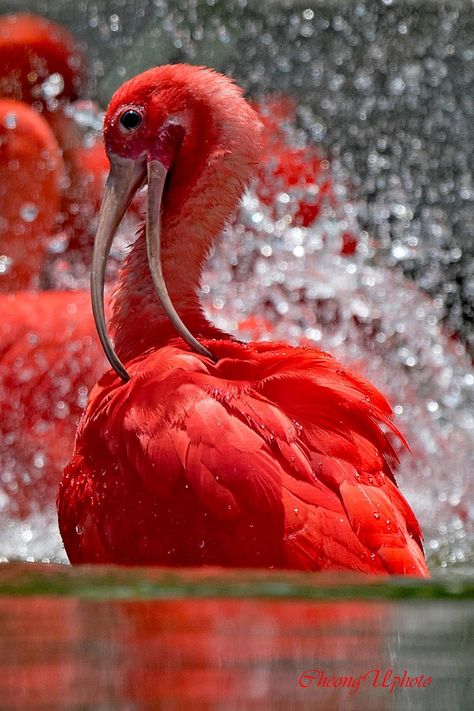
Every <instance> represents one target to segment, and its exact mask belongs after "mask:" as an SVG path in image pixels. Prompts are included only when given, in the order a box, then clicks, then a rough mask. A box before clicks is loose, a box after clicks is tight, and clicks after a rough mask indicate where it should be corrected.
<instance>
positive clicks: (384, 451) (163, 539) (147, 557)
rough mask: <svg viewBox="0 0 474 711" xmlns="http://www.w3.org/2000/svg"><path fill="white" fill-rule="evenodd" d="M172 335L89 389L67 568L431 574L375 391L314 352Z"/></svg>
mask: <svg viewBox="0 0 474 711" xmlns="http://www.w3.org/2000/svg"><path fill="white" fill-rule="evenodd" d="M177 343H178V342H176V345H169V346H167V347H165V348H162V349H160V350H158V351H154V352H152V353H150V354H148V355H146V356H145V357H143V358H141V359H136V360H135V361H134V362H133V363H131V364H130V366H129V367H130V372H131V375H132V380H131V381H130V382H129V383H127V384H126V385H121V384H120V381H119V380H118V378H117V377H116V376H115V375H112V374H111V373H108V374H107V375H106V376H104V378H103V379H102V380H101V381H100V383H99V385H98V386H97V387H96V389H95V390H94V391H93V393H92V399H91V403H90V405H89V407H88V409H87V412H86V415H85V418H84V419H83V422H82V426H81V428H80V430H79V433H78V450H77V451H76V454H75V457H74V459H73V460H72V462H71V464H70V465H69V467H68V469H67V471H66V475H65V478H64V480H63V483H62V486H61V490H60V496H59V513H60V520H61V521H62V526H61V533H62V535H63V538H64V540H65V542H66V545H67V549H68V552H69V556H70V558H71V561H72V562H76V563H80V562H86V561H89V560H91V558H92V559H95V560H97V561H101V562H115V563H142V564H159V565H190V564H194V565H197V564H210V565H211V564H212V565H215V564H218V565H242V566H252V565H258V566H278V567H283V568H305V569H311V570H319V569H324V568H331V569H340V570H343V569H348V568H349V569H354V570H359V571H363V572H381V573H383V572H385V573H404V574H412V575H427V569H426V564H425V562H424V558H423V553H422V549H421V542H420V531H419V527H418V525H417V524H416V521H415V519H414V516H413V514H412V513H411V511H410V509H409V507H408V504H407V503H406V501H405V500H404V499H403V497H402V495H401V494H400V492H399V491H398V490H397V489H396V487H395V486H394V485H393V483H392V481H391V479H390V477H389V476H388V475H387V473H386V471H389V470H388V464H387V458H389V457H391V456H392V451H393V450H392V448H391V445H390V443H389V440H388V438H387V435H386V434H385V432H384V431H383V429H382V426H387V425H390V426H391V428H392V429H394V427H393V425H392V423H391V420H390V410H389V407H388V405H387V403H386V401H385V399H384V398H383V397H382V396H381V395H380V393H379V392H378V391H377V390H375V388H373V387H372V386H371V385H369V383H367V382H366V381H364V380H362V379H359V378H355V377H354V376H353V375H351V374H349V373H347V372H346V371H344V370H343V369H342V368H341V366H340V365H339V364H338V363H337V361H335V360H334V359H333V358H331V356H329V355H327V354H325V353H322V352H321V351H316V350H309V349H302V348H289V347H288V346H284V345H282V346H280V345H278V344H273V346H272V347H271V348H270V347H269V346H268V345H267V344H252V345H251V346H247V345H243V344H239V343H235V342H232V341H220V342H215V341H212V342H210V341H209V342H207V343H206V342H204V344H205V345H207V346H208V347H209V348H211V347H212V349H213V352H214V353H215V355H216V356H218V357H219V360H218V362H217V363H216V364H215V365H213V364H209V362H208V361H207V359H206V358H204V357H202V356H200V355H197V354H194V353H190V352H188V351H187V350H185V349H183V348H182V347H179V346H178V345H177ZM243 374H244V377H242V375H243ZM335 374H337V376H338V377H337V378H336V377H335ZM134 375H136V377H133V376H134ZM336 412H339V413H340V416H339V418H338V417H337V415H336ZM328 427H329V428H330V429H328ZM99 443H101V445H100V446H99ZM104 443H105V446H104ZM334 443H335V444H334ZM90 452H93V453H94V458H93V459H91V455H90V454H89V453H90ZM78 481H82V482H83V484H82V485H81V486H78V485H77V482H78ZM73 482H75V484H74V487H73ZM110 487H113V488H114V489H115V490H114V491H113V492H110V491H109V489H110ZM106 490H107V491H106ZM105 496H107V506H105V503H104V502H105ZM111 499H112V504H111ZM71 508H72V509H74V516H71V515H70V513H69V515H68V513H67V511H66V509H67V510H68V511H69V512H70V510H71ZM124 517H125V518H126V525H124V526H120V525H117V524H118V521H119V520H121V519H122V520H123V519H124ZM68 521H74V522H75V525H74V528H71V527H69V526H68ZM112 522H113V523H114V525H113V526H112ZM183 532H185V533H183ZM127 539H128V540H127ZM97 541H100V546H97ZM136 541H140V546H139V550H138V551H137V549H136V545H135V543H134V542H136Z"/></svg>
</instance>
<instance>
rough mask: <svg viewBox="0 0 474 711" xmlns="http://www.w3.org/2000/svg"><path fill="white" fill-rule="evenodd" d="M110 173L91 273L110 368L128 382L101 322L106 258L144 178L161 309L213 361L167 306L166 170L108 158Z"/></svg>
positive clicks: (98, 323) (142, 161)
mask: <svg viewBox="0 0 474 711" xmlns="http://www.w3.org/2000/svg"><path fill="white" fill-rule="evenodd" d="M110 163H111V169H110V173H109V177H108V179H107V184H106V188H105V194H104V198H103V200H102V205H101V208H100V213H99V224H98V227H97V234H96V237H95V241H94V251H93V254H92V271H91V297H92V311H93V313H94V319H95V324H96V328H97V333H98V334H99V338H100V342H101V343H102V347H103V349H104V351H105V355H106V356H107V358H108V360H109V363H110V365H111V366H112V368H113V369H114V370H115V371H116V373H117V374H118V375H120V377H121V378H122V380H124V381H128V380H130V376H129V374H128V373H127V371H126V369H125V367H124V365H123V363H122V362H121V361H120V359H119V357H118V356H117V354H116V353H115V351H114V348H113V346H112V343H111V341H110V338H109V335H108V333H107V324H106V321H105V310H104V284H105V270H106V265H107V258H108V256H109V253H110V248H111V246H112V241H113V238H114V236H115V233H116V231H117V228H118V226H119V224H120V221H121V220H122V217H123V215H124V213H125V211H126V209H127V207H128V206H129V204H130V202H131V200H132V198H133V196H134V195H135V193H136V192H137V190H138V189H139V188H140V187H141V185H142V184H143V182H144V180H145V178H146V176H147V175H148V214H147V224H146V242H147V253H148V263H149V267H150V271H151V274H152V278H153V283H154V285H155V288H156V293H157V295H158V298H159V300H160V303H161V306H162V308H163V310H164V312H165V313H166V315H167V316H168V318H169V319H170V321H171V323H172V324H173V326H174V327H175V328H176V330H177V332H178V333H179V335H180V336H181V337H182V338H183V339H184V340H185V341H186V342H187V343H188V344H189V345H190V346H191V348H193V349H194V350H196V351H197V352H198V353H201V354H202V355H205V356H207V357H209V358H212V359H213V360H214V358H213V355H212V353H210V351H208V350H207V348H204V346H202V345H201V344H200V343H199V341H197V340H196V339H195V338H194V336H193V335H192V333H191V332H190V331H189V330H188V329H187V328H186V326H185V325H184V323H183V322H182V321H181V319H180V317H179V316H178V314H177V313H176V310H175V308H174V306H173V304H172V302H171V299H170V297H169V294H168V290H167V288H166V284H165V281H164V278H163V272H162V268H161V199H162V195H163V189H164V185H165V180H166V172H167V171H166V168H164V166H163V165H162V164H161V163H160V162H159V161H157V160H150V161H149V162H148V166H147V164H146V161H145V159H144V158H142V159H138V160H133V159H131V158H122V157H121V156H116V155H112V156H110Z"/></svg>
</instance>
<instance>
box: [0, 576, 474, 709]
mask: <svg viewBox="0 0 474 711" xmlns="http://www.w3.org/2000/svg"><path fill="white" fill-rule="evenodd" d="M0 593H1V596H0V699H1V701H0V708H2V709H4V708H5V709H31V708H34V709H52V710H54V711H55V710H56V709H57V710H59V709H61V710H62V709H89V708H91V709H92V708H93V709H104V710H105V709H124V710H125V709H127V710H135V709H152V708H165V709H187V708H192V709H195V708H198V709H199V708H206V709H207V708H209V709H269V710H270V709H272V710H273V709H289V708H291V709H315V708H318V709H324V710H326V709H327V710H328V711H329V710H330V709H331V710H332V709H336V710H337V709H344V710H346V709H347V710H349V711H351V709H354V710H357V711H358V710H359V709H360V710H362V709H364V710H368V711H371V710H373V711H385V710H391V709H400V710H401V709H403V710H405V709H433V710H436V709H467V708H472V704H473V702H474V692H473V687H472V682H471V678H470V663H469V659H472V652H473V649H472V639H473V635H472V623H473V615H472V610H473V607H472V603H471V602H470V601H469V599H466V597H467V596H468V595H469V593H472V584H470V583H462V582H459V583H457V584H456V586H453V585H452V584H448V583H443V582H442V581H438V582H437V583H436V582H435V583H431V582H425V581H422V582H421V583H420V581H411V580H403V581H400V580H393V581H390V582H388V583H381V582H380V580H370V579H365V578H364V579H362V578H341V577H337V576H336V577H334V576H333V577H331V576H329V577H328V576H323V577H321V576H317V575H313V576H311V575H309V576H308V575H301V574H286V575H282V574H277V575H276V576H275V578H273V577H270V578H269V577H268V576H266V575H265V574H263V573H262V574H259V573H252V574H248V573H240V574H239V573H236V572H230V573H227V572H225V573H223V572H222V571H214V572H212V571H211V572H209V571H205V572H203V571H186V572H183V573H179V574H177V573H176V572H173V571H165V572H163V571H159V570H155V571H150V570H131V571H130V570H124V569H114V568H108V569H103V570H100V569H96V570H93V571H90V570H87V569H85V570H80V569H75V570H72V569H70V568H61V567H56V566H26V567H25V566H21V565H9V564H8V565H3V566H1V567H0ZM45 593H46V594H45ZM420 597H422V598H424V600H420V599H417V598H420ZM308 598H313V599H308ZM331 598H336V599H331ZM348 598H350V599H348ZM384 598H385V599H384ZM387 598H391V599H387ZM404 598H405V599H404ZM410 598H411V599H410ZM421 608H422V609H423V615H422V616H421V615H420V611H421ZM391 670H392V671H391ZM405 670H406V675H408V676H409V677H410V679H411V680H412V681H411V682H410V683H414V684H416V683H417V682H416V681H413V680H414V679H415V677H416V678H417V679H418V681H419V683H420V684H421V686H420V687H418V686H414V687H413V688H401V689H395V690H394V692H393V693H391V689H390V686H391V684H393V683H394V680H395V676H397V675H398V676H400V677H402V676H403V673H404V672H405ZM422 675H423V677H422ZM430 677H431V681H430V680H429V678H430ZM384 679H385V681H384ZM405 680H406V677H405ZM423 682H424V683H425V684H426V686H425V687H423ZM405 683H407V682H406V681H405ZM340 684H343V686H339V685H340ZM348 684H352V686H353V687H357V685H358V684H360V685H359V688H358V689H357V688H352V689H350V688H348V686H347V685H348Z"/></svg>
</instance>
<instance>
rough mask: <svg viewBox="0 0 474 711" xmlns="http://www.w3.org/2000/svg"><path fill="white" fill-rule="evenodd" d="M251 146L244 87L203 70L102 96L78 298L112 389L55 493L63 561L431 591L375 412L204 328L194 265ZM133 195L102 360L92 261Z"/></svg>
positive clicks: (366, 398)
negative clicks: (87, 252)
mask: <svg viewBox="0 0 474 711" xmlns="http://www.w3.org/2000/svg"><path fill="white" fill-rule="evenodd" d="M260 134H261V125H260V122H259V120H258V118H257V116H256V114H255V112H254V110H253V109H252V108H251V107H250V106H249V105H248V104H247V102H246V101H245V100H244V99H243V98H242V92H241V90H240V89H239V88H238V87H236V86H235V85H234V84H233V83H232V82H231V81H230V80H229V79H227V78H226V77H224V76H221V75H219V74H217V73H215V72H213V71H211V70H208V69H204V68H200V67H191V66H186V65H175V66H165V67H159V68H156V69H152V70H149V71H147V72H145V73H143V74H141V75H140V76H138V77H136V78H134V79H132V80H130V81H128V82H127V83H125V84H124V85H123V86H122V87H121V88H120V89H119V90H118V91H117V92H116V94H115V95H114V96H113V98H112V100H111V103H110V105H109V108H108V110H107V114H106V119H105V127H104V137H105V144H106V150H107V152H108V156H109V159H110V162H111V172H110V175H109V179H108V184H107V189H106V194H105V196H104V200H103V204H102V209H101V214H100V221H99V226H98V231H97V236H96V241H95V245H94V254H93V260H92V263H93V268H92V279H91V284H92V301H93V309H94V314H95V318H96V323H97V328H98V332H99V336H100V338H101V341H102V343H103V346H104V349H105V351H106V354H107V356H108V358H109V361H110V362H111V364H112V365H113V367H114V369H115V371H116V373H115V372H112V371H109V372H108V373H107V374H106V375H105V376H104V377H103V378H102V379H101V380H100V381H99V383H98V385H97V386H96V388H95V389H94V390H93V392H92V394H91V396H90V400H89V404H88V406H87V409H86V411H85V413H84V416H83V418H82V421H81V423H80V425H79V429H78V433H77V438H76V446H75V452H74V456H73V458H72V460H71V462H70V464H69V465H68V467H67V468H66V470H65V473H64V476H63V479H62V482H61V485H60V491H59V497H58V509H59V525H60V531H61V535H62V537H63V541H64V545H65V548H66V551H67V554H68V556H69V558H70V560H71V562H72V563H117V564H129V565H132V564H143V565H150V564H151V565H175V566H180V565H223V566H241V567H254V566H258V567H268V568H273V567H278V568H300V569H305V570H328V569H331V570H355V571H361V572H365V573H381V574H387V573H393V574H401V575H416V576H421V577H427V576H428V575H429V573H428V569H427V566H426V562H425V559H424V555H423V550H422V544H421V531H420V527H419V525H418V523H417V521H416V519H415V516H414V514H413V512H412V511H411V509H410V507H409V506H408V504H407V502H406V501H405V499H404V498H403V496H402V494H401V493H400V491H399V490H398V488H397V486H396V484H395V480H394V477H393V474H392V472H391V469H390V462H391V460H393V454H394V452H393V449H392V446H391V444H390V441H389V436H388V434H387V433H388V431H389V430H391V431H392V432H395V433H396V434H398V432H397V430H396V427H395V426H394V424H393V423H392V420H391V415H392V413H391V409H390V407H389V405H388V404H387V402H386V400H385V399H384V397H383V396H382V395H381V394H380V393H379V392H378V391H377V390H376V389H375V388H374V387H373V386H372V385H371V384H369V383H368V382H366V381H364V380H363V379H361V378H359V377H357V376H355V375H353V374H351V373H350V372H348V371H347V370H345V369H344V367H343V366H341V365H340V364H339V363H338V362H337V361H335V360H334V359H333V358H332V357H331V356H330V355H328V354H327V353H324V352H322V351H319V350H317V349H310V348H293V347H290V346H288V345H286V344H284V343H274V344H269V343H250V344H246V343H240V342H238V341H236V340H235V339H233V338H232V337H230V336H228V335H226V334H224V333H222V332H220V331H219V330H217V329H216V328H215V327H214V326H212V325H211V324H210V323H208V322H207V321H206V319H205V317H204V316H203V314H202V312H201V309H200V306H199V301H198V296H197V293H196V292H197V287H198V284H199V279H200V274H201V270H202V266H203V262H204V260H205V258H206V255H207V254H208V251H209V248H210V246H211V245H212V243H213V241H214V239H215V238H216V237H217V236H218V235H219V233H220V232H221V231H222V229H223V227H224V226H225V224H226V222H227V221H228V219H229V218H230V216H231V215H232V212H233V211H234V210H235V208H236V206H237V203H238V201H239V199H240V197H241V195H242V193H243V191H244V189H245V187H246V186H247V185H248V183H249V181H250V180H251V178H252V176H253V174H254V173H255V170H256V167H257V162H258V154H259V150H260V144H261V136H260ZM144 182H147V184H148V212H147V222H146V227H145V229H144V231H143V232H142V234H140V235H139V237H138V239H137V241H136V242H135V244H134V246H133V248H132V250H131V252H130V254H129V256H128V258H127V260H126V262H125V264H124V267H123V269H122V272H121V275H120V277H119V286H118V288H117V291H116V295H115V303H114V305H113V316H112V327H113V332H114V338H115V349H116V351H114V349H113V348H112V345H111V342H110V340H109V338H108V335H107V331H106V324H105V316H104V309H103V301H102V298H103V285H104V273H105V266H106V260H107V255H108V252H109V250H110V245H111V242H112V239H113V236H114V233H115V231H116V229H117V226H118V224H119V222H120V220H121V218H122V216H123V214H124V212H125V210H126V208H127V205H128V204H129V203H130V200H131V199H132V197H133V195H134V193H135V192H136V191H137V189H138V188H140V187H141V186H142V185H143V183H144ZM178 314H179V315H178ZM181 319H182V320H181ZM184 324H186V326H185V325H184ZM188 329H189V330H188ZM176 332H177V333H176ZM192 334H194V335H192ZM117 374H118V375H117Z"/></svg>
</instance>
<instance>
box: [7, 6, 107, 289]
mask: <svg viewBox="0 0 474 711" xmlns="http://www.w3.org/2000/svg"><path fill="white" fill-rule="evenodd" d="M86 85H87V73H86V61H85V57H84V53H83V51H82V49H81V47H80V46H79V44H78V42H77V41H76V39H75V38H74V37H73V36H72V35H71V34H70V33H69V32H68V31H67V30H66V29H64V28H63V27H61V25H58V24H56V23H55V22H51V21H50V20H46V19H45V18H43V17H40V16H38V15H33V14H30V13H18V14H12V15H3V16H1V17H0V96H3V97H6V98H11V99H15V100H16V101H17V102H19V101H22V102H25V103H28V104H30V105H32V107H33V109H34V110H35V112H36V113H37V114H41V116H42V117H43V119H45V120H46V122H47V123H48V124H49V126H50V127H51V128H52V131H53V133H54V135H55V137H56V140H57V142H58V148H59V149H60V151H61V155H62V159H63V162H64V169H65V176H64V178H65V179H63V187H62V197H61V205H60V208H58V209H57V210H56V213H57V215H59V214H61V215H62V220H63V221H62V223H61V224H60V225H59V222H58V228H59V227H61V229H62V230H63V233H64V234H65V235H66V236H67V238H68V243H69V248H70V249H72V250H73V251H74V252H75V255H74V256H75V258H77V257H79V258H80V259H83V258H84V252H86V254H87V255H89V253H90V245H91V244H92V234H91V231H90V224H91V218H93V217H95V215H96V213H97V211H98V207H99V204H100V199H101V197H102V193H103V185H104V181H105V177H106V174H107V171H108V161H107V157H106V155H105V152H104V147H103V145H102V142H101V141H96V140H94V139H93V138H92V136H90V135H89V136H88V137H87V141H86V140H85V137H84V132H83V131H82V130H81V129H80V127H79V126H78V124H77V123H76V121H75V120H74V114H75V113H77V111H79V112H80V111H83V110H84V108H85V110H86V111H88V112H89V113H92V112H93V111H94V107H92V106H91V105H87V106H85V107H84V104H83V103H82V104H81V103H79V102H76V103H75V104H74V103H72V102H74V101H75V100H76V99H77V98H78V97H80V96H81V95H82V94H83V92H84V89H85V87H86ZM38 120H39V119H38ZM10 192H13V191H10ZM45 209H47V206H46V204H45ZM19 286H20V285H18V286H17V288H19Z"/></svg>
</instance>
